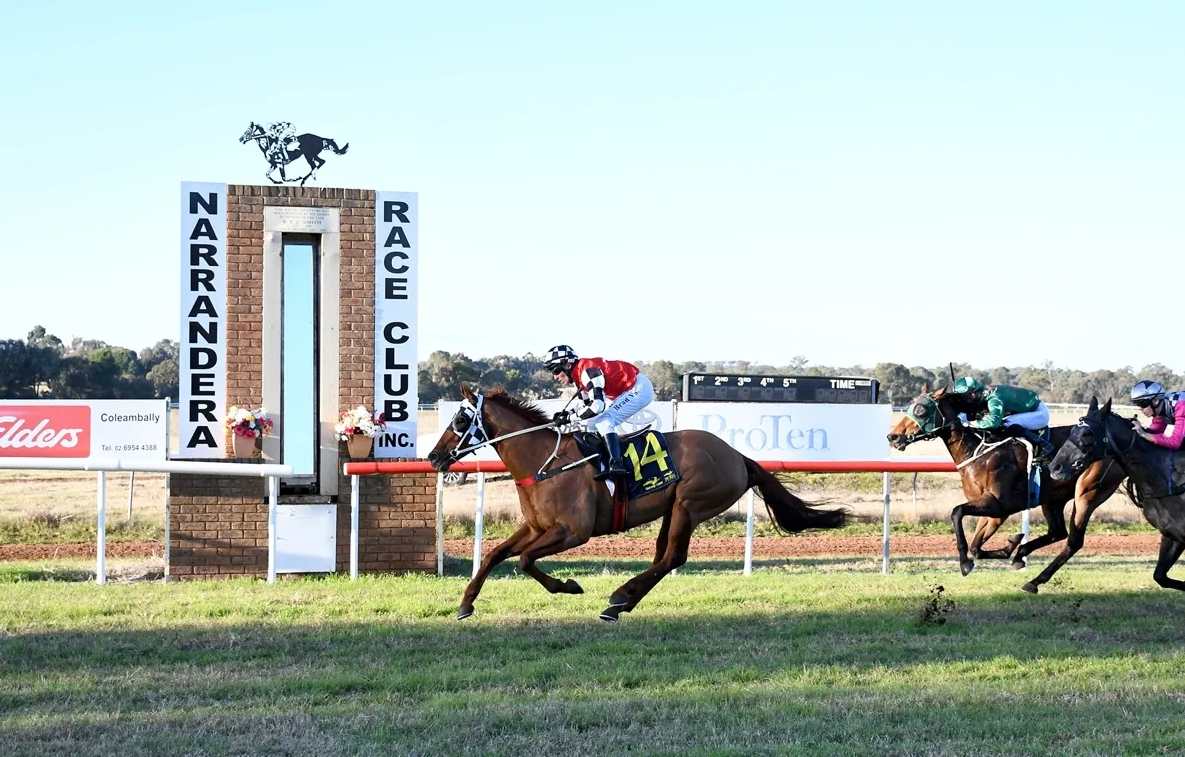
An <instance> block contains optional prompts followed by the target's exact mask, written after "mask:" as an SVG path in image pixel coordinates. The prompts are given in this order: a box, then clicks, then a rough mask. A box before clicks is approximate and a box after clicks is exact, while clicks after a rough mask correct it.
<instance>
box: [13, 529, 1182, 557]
mask: <svg viewBox="0 0 1185 757" xmlns="http://www.w3.org/2000/svg"><path fill="white" fill-rule="evenodd" d="M498 541H499V540H497V539H486V540H485V541H483V542H482V545H481V546H482V552H483V553H487V554H488V553H489V552H490V551H492V550H493V549H494V548H495V547H496V546H497V545H498ZM992 546H993V547H995V546H997V544H996V543H993V544H992ZM890 549H891V552H892V554H894V555H935V556H949V555H952V554H954V552H955V543H954V539H953V537H949V536H894V537H893V539H892V541H891V542H890ZM1054 549H1056V547H1054V548H1047V549H1045V550H1043V551H1044V552H1045V553H1049V554H1053V553H1054ZM1159 549H1160V537H1159V536H1157V535H1155V534H1128V535H1122V536H1118V535H1102V536H1090V535H1088V536H1087V537H1086V545H1085V546H1084V547H1083V548H1082V551H1081V552H1080V554H1085V555H1098V554H1104V555H1155V554H1157V552H1158V551H1159ZM444 550H445V552H446V553H448V554H450V555H457V556H458V557H468V556H469V555H472V554H473V540H472V539H448V540H446V541H445V543H444ZM744 553H745V542H744V540H743V539H741V538H740V537H735V536H724V537H699V538H695V539H692V540H691V557H692V558H693V559H694V558H702V557H729V558H733V557H735V558H741V557H743V556H744ZM880 553H881V540H880V537H877V536H810V537H797V538H796V537H787V538H778V537H757V538H756V539H754V540H753V555H754V557H821V556H824V555H854V556H876V555H879V554H880ZM94 554H95V545H94V544H93V543H90V542H88V543H84V544H0V561H4V560H53V559H58V558H80V557H81V558H87V557H93V556H94ZM162 554H163V546H162V545H161V543H160V542H155V541H117V542H107V556H108V557H116V558H119V557H155V556H161V555H162ZM564 554H565V555H567V556H569V557H643V558H650V557H653V555H654V540H653V539H641V538H637V537H633V536H608V537H604V536H603V537H599V538H597V539H594V540H593V541H592V542H590V543H588V544H585V545H584V546H582V547H579V548H577V549H574V550H571V551H570V552H565V553H564Z"/></svg>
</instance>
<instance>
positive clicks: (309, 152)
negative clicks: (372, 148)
mask: <svg viewBox="0 0 1185 757" xmlns="http://www.w3.org/2000/svg"><path fill="white" fill-rule="evenodd" d="M252 140H254V141H255V143H256V144H257V145H259V150H260V152H262V153H263V157H264V158H265V159H266V160H267V162H268V163H269V164H271V167H270V168H268V170H267V173H266V174H265V176H266V177H267V179H268V181H270V182H271V183H273V184H283V183H284V182H298V181H299V182H300V185H301V186H302V187H303V186H304V184H305V182H306V181H308V180H309V179H313V178H316V174H317V169H319V168H320V167H321V166H323V165H325V159H324V158H322V157H321V153H322V152H323V151H325V150H330V151H332V152H333V153H334V154H335V155H345V154H346V150H348V149H349V147H350V145H349V143H347V144H345V145H343V146H342V147H340V148H339V147H338V146H337V143H336V142H334V141H333V140H332V139H327V138H325V137H319V136H317V135H316V134H308V133H305V134H300V135H297V134H296V133H295V132H294V131H293V129H292V124H290V123H288V122H286V121H279V122H276V123H272V124H262V125H261V124H257V123H255V122H254V121H252V122H251V125H250V126H248V127H247V130H246V131H244V132H243V136H241V137H239V144H246V143H247V142H250V141H252ZM300 158H304V159H305V161H306V162H308V165H309V172H308V173H307V174H305V175H304V176H301V177H299V178H292V179H289V178H288V176H287V175H286V174H285V172H284V167H285V166H287V165H288V164H289V163H292V162H293V161H295V160H298V159H300ZM276 170H279V172H280V180H279V181H276V179H275V177H273V176H272V174H273V173H274V172H275V171H276Z"/></svg>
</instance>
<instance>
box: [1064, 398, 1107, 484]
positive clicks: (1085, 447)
mask: <svg viewBox="0 0 1185 757" xmlns="http://www.w3.org/2000/svg"><path fill="white" fill-rule="evenodd" d="M1110 417H1111V400H1107V404H1105V405H1103V406H1102V407H1099V401H1098V399H1097V398H1095V397H1091V398H1090V407H1089V408H1088V409H1087V411H1086V415H1084V416H1082V417H1081V418H1079V419H1078V425H1076V426H1074V428H1072V429H1070V436H1069V438H1068V439H1066V441H1065V443H1064V444H1063V445H1062V446H1061V449H1059V450H1058V451H1057V454H1056V455H1054V456H1053V459H1052V460H1050V461H1049V475H1051V476H1053V479H1054V480H1055V481H1069V480H1071V479H1072V478H1074V476H1076V475H1078V474H1079V473H1081V472H1082V471H1083V470H1085V469H1086V467H1087V466H1088V465H1090V464H1091V463H1093V462H1094V461H1096V460H1102V459H1103V458H1104V457H1106V456H1107V455H1108V454H1109V452H1110V447H1111V440H1110V438H1109V437H1108V434H1107V419H1108V418H1110Z"/></svg>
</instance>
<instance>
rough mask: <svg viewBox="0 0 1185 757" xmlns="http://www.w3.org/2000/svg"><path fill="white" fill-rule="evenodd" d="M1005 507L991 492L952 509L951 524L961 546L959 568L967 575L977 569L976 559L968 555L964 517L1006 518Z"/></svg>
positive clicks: (956, 541) (956, 540)
mask: <svg viewBox="0 0 1185 757" xmlns="http://www.w3.org/2000/svg"><path fill="white" fill-rule="evenodd" d="M1003 510H1004V507H1003V505H1002V504H1001V502H1000V500H998V499H996V498H995V497H994V496H993V495H991V494H985V495H983V496H982V497H980V498H979V499H977V500H974V501H972V502H965V503H963V504H961V505H959V506H958V507H956V508H955V509H953V510H951V511H950V520H951V526H952V528H953V529H954V532H955V543H956V544H957V545H958V548H959V570H961V571H962V572H963V575H964V576H965V575H967V574H968V573H970V572H971V571H973V570H975V561H974V560H972V559H971V557H970V556H969V555H968V552H969V549H968V547H967V535H966V534H965V533H964V532H963V518H964V517H965V516H968V515H978V516H986V517H988V518H1000V519H1003V518H1006V517H1008V514H1007V513H1005V512H1003Z"/></svg>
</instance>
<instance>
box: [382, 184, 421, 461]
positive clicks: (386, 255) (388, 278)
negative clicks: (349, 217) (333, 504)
mask: <svg viewBox="0 0 1185 757" xmlns="http://www.w3.org/2000/svg"><path fill="white" fill-rule="evenodd" d="M418 202H419V196H418V194H417V193H415V192H375V204H374V208H375V219H374V228H375V234H374V240H375V254H374V265H375V272H374V289H375V292H374V294H375V296H374V339H375V345H374V394H375V398H374V406H375V408H376V409H377V412H381V413H382V414H383V420H384V421H386V424H387V427H386V432H385V433H383V434H381V435H379V436H378V437H377V438H375V440H374V441H375V444H374V456H375V457H376V458H382V457H386V458H389V457H415V456H416V410H417V407H418V404H419V382H418V381H417V370H418V368H417V365H418V364H417V360H416V290H417V282H418V280H419V244H418V242H419V225H418V212H417V211H418V210H419V207H418Z"/></svg>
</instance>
